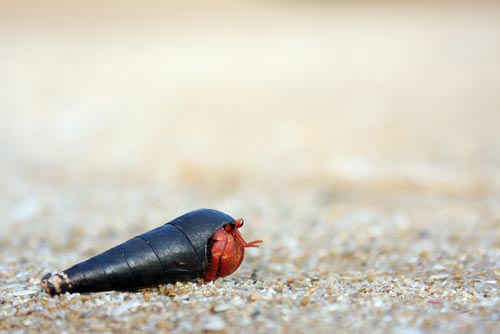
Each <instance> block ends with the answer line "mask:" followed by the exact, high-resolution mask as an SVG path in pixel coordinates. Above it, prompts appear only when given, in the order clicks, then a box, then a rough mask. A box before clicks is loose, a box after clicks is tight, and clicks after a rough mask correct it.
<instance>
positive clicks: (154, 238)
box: [64, 209, 234, 292]
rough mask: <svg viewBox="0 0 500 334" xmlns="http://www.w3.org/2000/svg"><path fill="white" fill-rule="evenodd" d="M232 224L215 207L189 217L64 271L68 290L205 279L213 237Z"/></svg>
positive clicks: (179, 218)
mask: <svg viewBox="0 0 500 334" xmlns="http://www.w3.org/2000/svg"><path fill="white" fill-rule="evenodd" d="M233 221H234V219H233V218H232V217H231V216H229V215H227V214H225V213H223V212H220V211H217V210H212V209H199V210H195V211H191V212H189V213H186V214H184V215H182V216H180V217H178V218H176V219H174V220H173V221H171V222H169V223H166V224H165V225H162V226H160V227H158V228H155V229H153V230H151V231H149V232H146V233H143V234H141V235H139V236H136V237H134V238H132V239H130V240H128V241H125V242H124V243H122V244H120V245H118V246H116V247H113V248H111V249H108V250H107V251H105V252H103V253H101V254H99V255H96V256H94V257H92V258H90V259H88V260H87V261H84V262H81V263H78V264H76V265H74V266H73V267H71V268H68V269H66V270H64V273H65V274H66V275H67V276H68V278H69V281H70V282H71V285H70V288H69V289H68V291H69V292H93V291H108V290H135V289H138V288H143V287H149V286H154V285H157V284H160V283H168V282H175V281H179V280H190V279H194V278H199V277H204V275H205V274H206V272H207V270H208V264H209V261H208V251H207V244H208V241H209V239H210V237H211V236H212V235H213V234H214V233H215V231H216V230H217V229H219V228H221V227H223V226H224V225H227V224H228V223H231V222H233Z"/></svg>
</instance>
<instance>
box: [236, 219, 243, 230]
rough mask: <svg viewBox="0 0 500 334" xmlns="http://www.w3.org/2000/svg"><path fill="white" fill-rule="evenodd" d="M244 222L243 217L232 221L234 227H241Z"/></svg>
mask: <svg viewBox="0 0 500 334" xmlns="http://www.w3.org/2000/svg"><path fill="white" fill-rule="evenodd" d="M244 223H245V222H244V221H243V218H240V219H238V220H237V221H235V222H234V226H235V227H236V228H240V227H242V226H243V224H244Z"/></svg>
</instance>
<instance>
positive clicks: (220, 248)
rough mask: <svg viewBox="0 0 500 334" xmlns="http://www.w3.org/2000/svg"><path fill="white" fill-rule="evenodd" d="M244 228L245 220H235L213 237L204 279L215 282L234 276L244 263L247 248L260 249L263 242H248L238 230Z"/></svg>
mask: <svg viewBox="0 0 500 334" xmlns="http://www.w3.org/2000/svg"><path fill="white" fill-rule="evenodd" d="M242 226H243V219H241V218H240V219H238V220H235V221H234V222H233V223H230V224H227V225H226V226H224V227H223V228H220V229H218V230H217V231H216V232H215V233H214V234H213V235H212V237H211V241H212V242H213V244H212V249H211V254H212V255H211V257H212V258H211V262H210V266H209V268H208V272H207V274H206V275H205V277H204V279H205V280H206V281H213V280H215V279H216V278H218V277H224V276H227V275H230V274H232V273H233V272H234V271H235V270H236V269H238V267H239V266H240V264H241V262H242V261H243V257H244V255H245V248H246V247H259V245H258V244H259V243H261V242H262V240H253V241H250V242H246V241H245V239H243V236H242V235H241V234H240V232H239V231H238V229H239V228H240V227H242Z"/></svg>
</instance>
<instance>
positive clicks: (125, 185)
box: [0, 1, 500, 262]
mask: <svg viewBox="0 0 500 334" xmlns="http://www.w3.org/2000/svg"><path fill="white" fill-rule="evenodd" d="M0 45H1V52H0V151H1V154H0V168H1V171H2V172H1V174H0V196H1V198H2V200H1V201H0V202H1V203H0V210H1V212H2V217H3V218H2V222H1V227H0V229H1V230H0V232H2V233H3V235H4V236H7V235H10V237H8V238H7V237H5V238H4V239H3V240H2V242H3V243H4V245H11V246H16V245H25V244H26V243H28V244H30V245H34V246H36V247H43V245H44V242H47V241H49V242H50V243H49V246H47V247H48V248H49V249H50V250H53V249H57V247H60V248H62V249H66V248H67V247H70V246H75V247H78V248H77V249H79V250H80V251H81V252H85V249H86V248H85V247H87V248H88V249H90V250H92V251H94V250H95V248H99V247H102V248H104V246H95V243H93V241H92V239H93V238H96V237H98V236H99V237H101V238H102V236H103V235H104V237H106V238H109V239H110V240H111V241H115V238H116V240H117V241H121V240H122V239H123V236H124V235H127V236H128V235H130V234H131V233H134V232H140V231H143V230H144V225H147V227H153V226H156V225H158V222H161V221H167V220H169V219H171V218H173V217H175V216H177V215H179V214H181V213H183V212H185V211H188V210H191V209H194V208H198V207H215V208H218V209H221V210H225V211H228V212H229V213H230V214H232V215H235V216H244V217H248V218H247V219H248V220H250V221H253V222H252V224H253V225H248V226H253V230H252V227H247V229H248V231H247V234H249V235H250V237H249V239H251V238H253V237H259V238H261V237H262V238H264V239H266V236H262V234H265V233H269V231H270V230H271V231H275V233H276V235H280V233H281V234H283V225H282V224H286V226H287V233H286V234H287V235H292V236H293V235H294V234H293V233H294V231H295V229H296V231H298V232H296V235H299V234H300V233H302V232H300V231H302V230H301V229H303V228H304V226H308V228H311V229H312V226H316V225H314V224H316V223H315V222H320V223H322V224H323V225H321V226H323V227H324V226H326V225H328V226H337V227H336V228H338V226H344V227H346V226H349V224H350V222H351V221H350V220H347V221H346V223H345V225H342V223H341V222H342V217H346V215H347V217H352V214H353V213H354V216H355V217H357V218H355V221H358V222H359V221H368V222H369V223H370V224H372V223H374V219H373V212H374V211H376V212H378V211H382V212H387V214H388V215H389V216H391V217H392V216H394V215H396V216H397V217H401V212H400V211H403V216H404V217H411V212H412V210H413V211H414V213H415V214H416V215H417V216H416V217H420V218H422V217H424V218H422V219H420V218H415V219H412V218H411V219H410V220H409V223H407V224H409V225H411V226H423V227H422V228H425V227H426V226H435V225H433V224H435V222H436V221H442V222H443V228H444V229H446V228H448V227H450V226H455V225H453V224H458V223H457V221H456V220H454V219H455V218H457V217H460V219H462V220H464V219H465V220H464V221H465V223H464V226H469V229H470V230H471V231H472V230H473V229H474V226H476V227H477V225H474V224H472V225H471V224H469V223H470V222H471V221H474V222H477V221H479V220H480V221H482V222H484V221H485V220H484V219H482V218H481V219H479V218H477V217H478V215H479V214H478V213H477V212H478V211H476V209H477V208H478V207H480V208H483V209H485V210H486V211H482V212H487V213H488V217H489V218H488V219H489V220H488V219H486V223H485V224H487V225H488V226H490V227H493V226H496V224H498V221H499V218H498V217H500V209H499V208H498V205H497V202H496V200H495V198H497V199H498V197H496V196H497V195H498V194H499V193H500V140H499V139H500V138H499V132H498V130H499V124H500V110H499V106H500V75H499V73H500V5H499V3H498V2H496V1H491V2H487V1H474V2H473V1H470V2H466V1H463V2H462V1H438V2H430V1H425V2H412V1H407V2H393V1H387V2H377V3H375V2H368V1H366V2H365V1H359V2H348V1H332V2H330V1H314V2H311V1H287V2H285V1H256V2H214V3H210V4H206V3H197V2H182V1H179V2H175V1H173V2H170V1H169V2H161V1H158V2H149V1H148V2H139V1H137V2H122V1H109V2H106V3H101V2H97V1H94V2H65V1H59V2H57V1H55V2H43V3H42V2H31V3H29V2H19V1H2V2H1V4H0ZM439 199H440V200H441V201H442V202H439V201H438V200H439ZM450 201H451V202H450ZM478 201H479V202H478ZM450 203H451V204H453V205H454V206H452V207H454V208H455V209H456V212H455V211H453V209H450V205H451V204H450ZM465 203H468V204H467V205H473V204H471V203H476V204H477V206H476V207H474V209H473V210H471V211H470V212H469V214H468V215H465V217H466V218H464V209H463V205H464V204H465ZM444 207H446V214H447V215H448V216H447V219H445V220H443V219H442V216H439V215H437V216H436V215H434V217H435V219H428V217H430V216H432V214H433V213H432V210H435V212H434V213H437V212H441V213H442V212H443V208H444ZM353 208H356V210H354V209H353ZM429 210H431V213H429ZM367 212H368V213H367ZM427 214H428V216H427ZM360 217H361V218H360ZM467 217H468V218H467ZM346 219H347V218H346ZM349 219H351V218H349ZM398 219H399V218H398ZM405 219H406V218H405ZM462 220H460V221H462ZM395 221H396V222H400V221H401V220H397V219H396V220H395ZM304 224H306V225H304ZM339 224H340V225H339ZM391 224H392V223H391ZM391 224H389V225H387V229H388V230H391V229H392V228H393V227H394V226H393V225H391ZM395 224H399V223H395ZM419 224H420V225H419ZM21 226H24V227H21ZM301 226H302V227H301ZM360 226H361V228H364V227H363V226H364V225H363V224H361V225H360ZM382 226H386V225H383V224H382ZM405 226H407V225H405ZM90 227H92V228H90ZM119 227H122V228H123V229H126V232H116V231H120V229H119ZM23 229H24V230H23ZM314 231H316V234H314V233H313V234H312V235H311V237H310V238H311V240H317V239H315V238H319V237H320V236H321V235H323V234H324V233H325V232H324V230H323V231H322V230H321V229H319V228H318V229H317V230H314ZM55 232H57V233H55ZM337 232H338V231H337ZM103 233H104V234H103ZM106 233H107V234H106ZM116 233H118V236H116V235H115V234H116ZM120 233H122V234H120ZM471 233H472V232H471ZM53 234H55V235H53ZM258 234H260V235H259V236H258ZM497 234H498V232H497ZM41 235H44V237H41ZM75 236H78V238H76V237H75ZM285 239H286V238H285ZM111 241H110V242H111ZM94 242H95V241H94ZM284 242H285V243H286V242H290V243H291V244H292V245H293V244H294V242H295V243H296V242H297V241H296V239H293V238H292V239H290V240H288V241H287V240H285V241H284ZM299 242H300V241H299ZM93 245H94V246H93ZM98 245H99V244H98ZM302 246H303V245H302ZM81 247H83V251H82V250H81V249H82V248H81ZM325 247H327V246H325ZM90 250H89V254H90V253H91V251H90ZM74 257H75V258H77V257H78V258H79V256H76V255H75V256H74ZM70 258H71V257H70ZM67 261H68V262H69V261H71V259H68V260H67Z"/></svg>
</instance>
